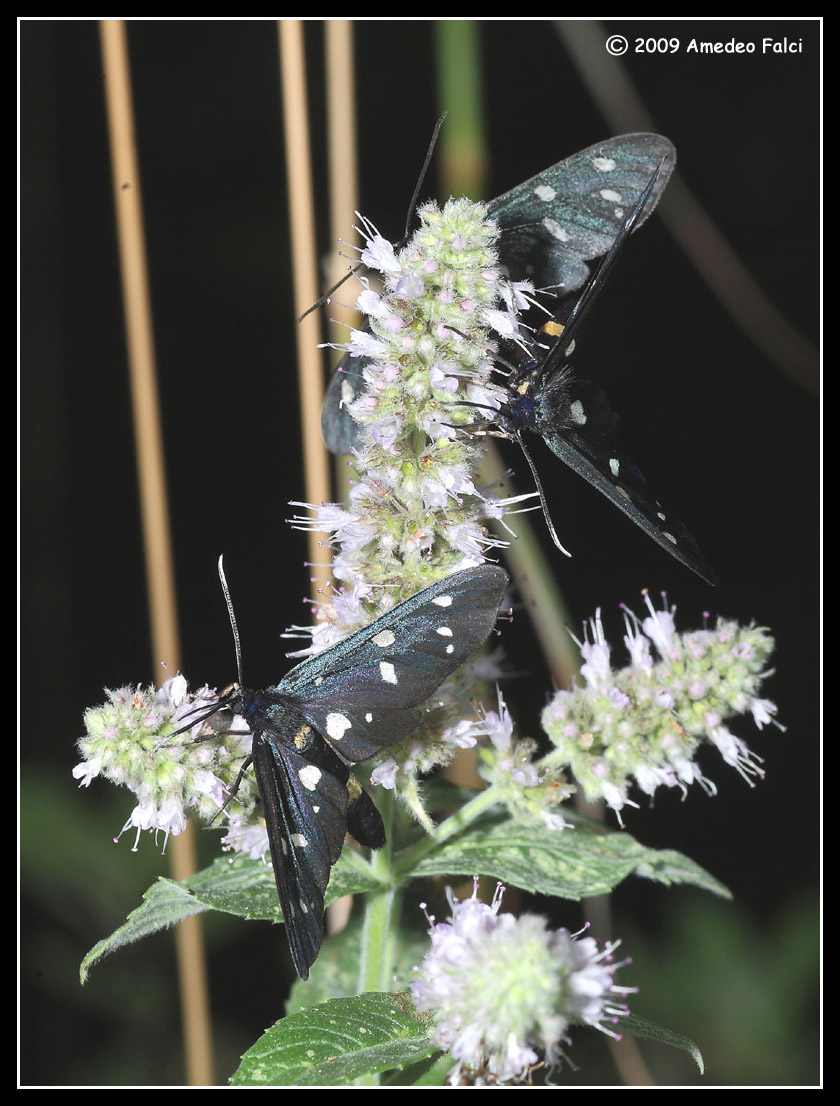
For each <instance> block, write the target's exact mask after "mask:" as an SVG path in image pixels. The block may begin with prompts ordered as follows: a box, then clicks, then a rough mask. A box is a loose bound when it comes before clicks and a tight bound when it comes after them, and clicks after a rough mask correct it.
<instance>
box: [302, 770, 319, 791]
mask: <svg viewBox="0 0 840 1106" xmlns="http://www.w3.org/2000/svg"><path fill="white" fill-rule="evenodd" d="M298 776H299V777H300V782H301V783H302V784H303V786H304V787H305V788H306V789H307V790H308V791H314V790H315V788H316V787H317V786H318V783H319V781H320V779H321V769H320V768H316V767H315V765H314V764H307V765H306V766H305V767H304V768H301V770H300V772H298Z"/></svg>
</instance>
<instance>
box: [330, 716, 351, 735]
mask: <svg viewBox="0 0 840 1106" xmlns="http://www.w3.org/2000/svg"><path fill="white" fill-rule="evenodd" d="M352 724H353V723H352V722H351V721H350V719H349V718H348V717H347V715H346V714H339V713H338V712H337V711H333V712H331V713H330V714H328V715H327V737H329V738H330V739H331V740H332V741H341V739H342V737H344V731H345V730H349V729H350V727H351V726H352Z"/></svg>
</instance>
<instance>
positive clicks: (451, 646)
mask: <svg viewBox="0 0 840 1106" xmlns="http://www.w3.org/2000/svg"><path fill="white" fill-rule="evenodd" d="M446 651H447V653H454V652H455V646H454V645H447V647H446Z"/></svg>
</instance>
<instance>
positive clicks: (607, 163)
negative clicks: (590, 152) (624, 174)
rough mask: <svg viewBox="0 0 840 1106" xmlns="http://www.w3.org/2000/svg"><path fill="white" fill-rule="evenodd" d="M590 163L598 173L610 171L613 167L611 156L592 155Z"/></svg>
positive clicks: (613, 161) (613, 162)
mask: <svg viewBox="0 0 840 1106" xmlns="http://www.w3.org/2000/svg"><path fill="white" fill-rule="evenodd" d="M592 164H593V166H594V167H595V168H596V169H597V170H598V172H599V173H611V172H612V171H613V170H614V169H615V160H614V159H613V158H611V157H594V158H593V159H592Z"/></svg>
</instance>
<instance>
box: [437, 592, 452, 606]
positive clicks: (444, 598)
mask: <svg viewBox="0 0 840 1106" xmlns="http://www.w3.org/2000/svg"><path fill="white" fill-rule="evenodd" d="M432 602H433V603H434V605H435V606H436V607H451V606H452V596H451V595H438V596H436V597H435V598H434V599H433V600H432Z"/></svg>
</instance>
